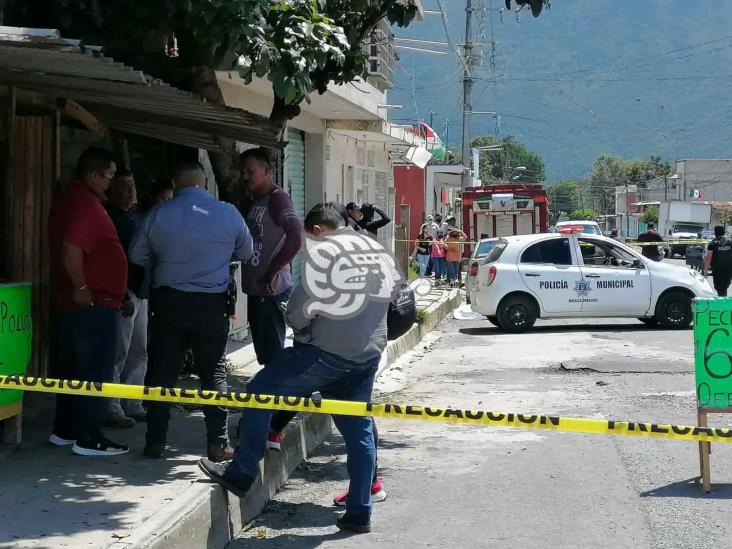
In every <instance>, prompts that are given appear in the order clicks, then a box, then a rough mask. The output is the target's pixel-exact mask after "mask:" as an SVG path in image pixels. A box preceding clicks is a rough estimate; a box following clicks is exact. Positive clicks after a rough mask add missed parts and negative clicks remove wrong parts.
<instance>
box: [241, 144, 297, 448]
mask: <svg viewBox="0 0 732 549" xmlns="http://www.w3.org/2000/svg"><path fill="white" fill-rule="evenodd" d="M239 161H240V170H241V174H242V176H243V178H244V179H245V180H246V181H247V185H248V188H249V193H250V194H251V198H252V201H251V204H250V206H249V210H248V212H247V215H246V222H247V225H248V227H249V230H250V231H251V234H252V239H253V242H254V254H253V255H252V257H251V259H249V260H248V261H245V262H242V290H243V291H244V293H245V294H247V318H248V320H249V329H250V330H251V333H252V343H253V344H254V352H255V353H256V355H257V362H259V363H260V364H262V365H266V364H268V363H269V362H271V361H272V359H273V358H274V357H275V355H276V354H277V353H278V352H279V351H281V350H282V349H283V348H284V346H285V333H286V325H285V313H284V307H285V304H286V303H287V300H288V299H289V297H290V293H291V292H292V275H291V273H290V263H292V260H293V259H294V258H295V256H296V255H297V253H298V252H299V251H300V247H301V246H302V243H303V238H304V237H303V234H304V229H303V225H302V221H300V219H299V218H298V217H297V213H296V212H295V208H294V206H293V204H292V199H291V198H290V195H288V194H287V193H286V192H285V191H284V190H283V189H282V188H281V187H278V186H277V185H275V184H274V182H273V181H272V166H271V164H270V158H269V154H268V153H267V150H266V149H261V148H260V149H249V150H246V151H244V152H243V153H242V154H241V156H240V158H239ZM292 417H293V414H292V413H291V412H281V413H277V414H274V415H273V416H272V425H271V429H270V433H269V434H268V436H267V448H269V449H272V450H279V449H280V443H281V441H282V429H283V428H284V427H285V425H287V423H288V422H289V421H290V420H291V419H292Z"/></svg>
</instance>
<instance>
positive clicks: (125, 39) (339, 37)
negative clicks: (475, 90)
mask: <svg viewBox="0 0 732 549" xmlns="http://www.w3.org/2000/svg"><path fill="white" fill-rule="evenodd" d="M3 5H5V3H3V4H0V7H2V6H3ZM417 11H418V5H417V4H416V2H415V1H414V0H327V1H326V0H277V1H271V0H165V1H163V0H126V1H125V2H102V1H101V0H29V1H26V2H10V3H9V7H7V8H6V12H5V13H4V15H5V21H7V23H6V24H22V25H26V26H45V27H54V28H59V29H61V30H62V32H63V33H64V34H68V35H69V36H74V37H76V36H80V37H81V38H82V39H83V40H84V42H85V43H95V44H102V45H104V46H105V47H106V50H107V52H108V53H109V54H110V55H112V56H115V57H118V58H119V59H121V60H123V61H127V62H130V63H132V64H135V65H136V66H138V67H140V68H142V69H144V70H147V71H149V72H150V73H151V74H154V75H155V76H159V77H165V78H166V79H168V80H170V81H172V82H173V83H175V84H178V85H180V84H182V83H188V84H189V85H190V88H191V89H192V90H193V91H197V92H199V93H201V94H202V95H203V96H204V97H206V98H207V99H210V100H214V101H217V102H222V97H221V92H220V90H219V89H218V85H217V84H216V77H215V74H214V71H215V70H217V69H224V70H231V69H235V70H238V71H239V72H240V73H241V75H242V77H243V78H245V80H247V81H251V79H252V78H253V77H254V76H258V77H260V78H267V79H269V80H270V81H271V82H272V89H273V92H274V96H275V101H274V105H273V107H272V112H271V114H270V118H271V120H272V121H273V122H275V124H276V125H277V126H278V127H279V128H280V130H282V129H283V128H284V125H285V123H286V122H287V120H288V119H291V118H293V117H295V116H297V115H298V114H299V113H300V108H299V105H300V103H301V102H302V101H304V100H307V99H308V97H309V95H310V94H311V93H313V92H318V93H324V92H325V90H326V88H327V87H328V85H329V84H331V83H335V84H343V83H347V82H352V81H354V80H356V79H358V78H359V77H360V76H362V75H363V74H364V69H365V63H366V55H365V54H364V52H363V50H362V45H363V43H364V41H365V40H366V39H367V38H368V37H369V35H370V33H371V32H372V31H373V29H374V27H375V26H376V25H377V24H378V23H379V22H380V21H381V20H382V19H384V18H387V19H388V20H389V21H390V22H391V23H393V24H397V25H400V26H407V25H408V24H409V23H410V22H411V21H412V19H413V18H414V17H415V15H416V14H417ZM173 44H175V47H174V46H173ZM163 45H165V47H163ZM173 49H175V51H172V50H173Z"/></svg>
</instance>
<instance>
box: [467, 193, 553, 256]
mask: <svg viewBox="0 0 732 549" xmlns="http://www.w3.org/2000/svg"><path fill="white" fill-rule="evenodd" d="M462 207H463V230H464V231H465V233H466V234H467V235H468V237H469V238H470V240H473V241H478V240H480V239H481V238H494V237H500V236H511V235H516V234H533V233H546V232H548V230H549V200H548V198H547V194H546V190H545V189H544V186H543V185H536V184H525V183H499V184H497V185H484V186H482V187H471V188H469V189H466V190H465V192H464V193H463V202H462ZM466 248H468V249H466V254H468V255H467V256H468V257H469V256H470V249H469V247H468V246H466Z"/></svg>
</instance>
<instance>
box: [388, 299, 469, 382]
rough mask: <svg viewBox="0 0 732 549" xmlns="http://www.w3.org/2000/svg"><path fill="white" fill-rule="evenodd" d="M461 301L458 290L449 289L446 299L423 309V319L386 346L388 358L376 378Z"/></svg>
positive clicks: (416, 343) (414, 345)
mask: <svg viewBox="0 0 732 549" xmlns="http://www.w3.org/2000/svg"><path fill="white" fill-rule="evenodd" d="M461 302H462V296H461V294H460V290H450V292H449V293H448V295H447V299H444V298H443V299H441V300H440V301H437V302H435V303H433V304H432V305H430V306H429V307H428V308H427V309H425V319H424V322H422V324H414V325H413V326H412V327H411V328H410V329H409V331H408V332H407V333H406V334H404V335H403V336H401V337H400V338H399V339H395V340H394V341H390V342H389V344H388V345H387V347H386V353H387V357H388V360H387V362H386V363H385V365H384V366H383V367H382V368H381V369H380V370H379V371H378V373H377V374H376V377H377V378H378V377H379V376H380V375H381V374H382V373H383V372H384V371H385V370H387V369H388V368H389V365H390V364H391V363H392V362H394V361H395V360H396V359H397V358H399V357H400V356H402V355H403V354H404V353H406V352H408V351H410V350H412V349H413V348H414V347H416V346H417V345H418V344H419V342H420V341H422V338H423V337H424V336H425V335H426V334H427V333H428V332H431V331H432V330H433V329H434V328H435V326H437V325H438V324H439V323H440V322H442V320H444V319H445V317H447V315H449V314H450V313H451V312H452V311H454V310H455V309H457V308H458V307H459V306H460V303H461Z"/></svg>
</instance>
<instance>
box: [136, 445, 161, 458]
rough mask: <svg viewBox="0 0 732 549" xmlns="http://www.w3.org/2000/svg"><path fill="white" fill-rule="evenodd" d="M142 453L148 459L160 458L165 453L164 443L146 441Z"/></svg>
mask: <svg viewBox="0 0 732 549" xmlns="http://www.w3.org/2000/svg"><path fill="white" fill-rule="evenodd" d="M142 455H143V456H145V457H146V458H150V459H161V458H162V457H163V456H164V455H165V444H162V443H157V442H156V443H150V442H148V443H147V444H145V449H144V450H143V451H142Z"/></svg>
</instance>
